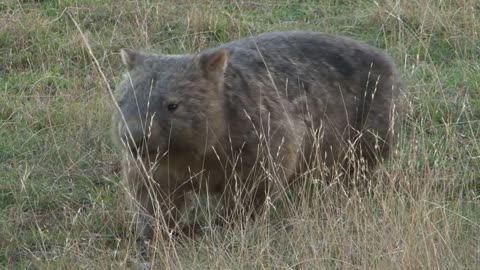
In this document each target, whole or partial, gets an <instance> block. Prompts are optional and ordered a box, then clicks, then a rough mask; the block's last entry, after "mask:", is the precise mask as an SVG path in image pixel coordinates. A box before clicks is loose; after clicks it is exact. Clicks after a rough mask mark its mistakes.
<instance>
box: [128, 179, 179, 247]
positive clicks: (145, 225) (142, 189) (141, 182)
mask: <svg viewBox="0 0 480 270" xmlns="http://www.w3.org/2000/svg"><path fill="white" fill-rule="evenodd" d="M126 178H127V179H126V180H127V186H128V191H127V199H128V201H129V210H130V213H131V215H130V216H131V221H132V229H133V231H134V232H135V235H137V236H138V237H140V238H145V239H152V238H153V236H154V232H156V230H155V228H156V229H157V231H158V232H161V234H162V237H164V236H166V234H168V232H169V231H170V230H172V229H174V228H175V227H176V226H177V225H178V221H179V219H180V217H181V214H182V211H183V209H184V208H185V196H184V193H183V191H175V190H173V191H172V190H171V189H169V188H168V187H162V185H160V184H158V183H157V182H154V181H153V180H152V179H148V178H146V177H143V176H142V175H141V174H139V173H138V172H136V171H134V170H131V171H129V172H127V173H126Z"/></svg>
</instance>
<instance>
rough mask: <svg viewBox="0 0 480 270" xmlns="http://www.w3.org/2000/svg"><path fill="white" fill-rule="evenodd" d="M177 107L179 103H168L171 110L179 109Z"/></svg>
mask: <svg viewBox="0 0 480 270" xmlns="http://www.w3.org/2000/svg"><path fill="white" fill-rule="evenodd" d="M177 107H178V104H175V103H171V104H168V105H167V109H168V111H169V112H173V111H175V110H176V109H177Z"/></svg>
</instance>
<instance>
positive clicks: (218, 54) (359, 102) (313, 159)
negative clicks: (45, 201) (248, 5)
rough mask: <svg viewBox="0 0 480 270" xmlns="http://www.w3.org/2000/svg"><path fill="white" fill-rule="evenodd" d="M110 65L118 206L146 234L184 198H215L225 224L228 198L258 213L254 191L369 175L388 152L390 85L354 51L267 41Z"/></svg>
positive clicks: (357, 47) (338, 41)
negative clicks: (314, 173) (118, 157)
mask: <svg viewBox="0 0 480 270" xmlns="http://www.w3.org/2000/svg"><path fill="white" fill-rule="evenodd" d="M122 59H123V61H124V63H125V65H126V67H127V68H128V70H129V73H128V75H127V77H126V79H125V80H124V81H123V82H122V83H121V84H120V86H119V91H120V93H119V94H120V99H119V107H120V110H119V111H117V112H115V113H114V116H113V138H114V139H115V140H116V142H117V143H118V144H119V145H121V146H122V147H124V146H127V147H126V148H124V149H126V150H127V152H128V154H125V157H126V158H125V164H124V175H125V179H126V182H127V184H128V189H129V191H130V195H129V197H128V198H129V200H130V202H131V209H132V211H133V212H134V214H135V215H137V219H136V220H137V221H138V224H139V229H140V230H141V231H142V232H143V233H144V234H146V235H148V234H150V233H149V232H151V225H152V224H153V223H154V222H155V221H156V220H157V221H158V220H159V219H162V218H163V219H164V221H165V222H166V224H167V225H168V227H170V228H173V227H174V226H175V224H176V222H177V220H178V218H179V214H180V212H181V209H182V208H183V207H184V204H185V197H184V194H185V193H186V192H188V191H192V190H193V191H205V190H208V191H209V192H212V193H221V194H223V195H224V198H225V202H226V205H227V207H226V209H227V213H226V215H227V216H228V215H231V214H232V212H233V211H234V206H235V205H237V204H236V203H235V202H234V201H235V200H236V198H237V197H238V196H237V195H239V196H240V201H242V202H243V205H244V206H245V207H247V206H248V205H251V204H252V205H253V206H254V207H253V208H259V207H260V206H261V205H262V204H263V202H264V200H265V196H266V194H267V192H266V190H269V189H270V190H271V189H275V188H277V187H279V186H286V185H287V184H288V183H289V182H291V181H292V180H293V179H296V178H297V176H299V175H301V174H303V173H305V172H307V171H311V170H325V169H326V170H327V171H332V170H333V169H334V168H335V167H338V168H341V169H343V170H345V171H346V172H347V173H348V171H350V170H352V169H353V168H355V167H357V166H358V164H359V162H360V163H363V164H364V165H365V166H366V168H369V169H372V168H373V167H374V166H375V165H376V164H377V163H378V161H379V160H381V159H383V158H386V157H387V156H388V154H389V152H390V145H391V142H392V135H393V129H392V127H393V121H392V120H393V111H394V109H395V104H396V103H397V96H398V92H399V78H398V75H397V73H396V70H395V67H394V65H393V64H392V61H391V59H390V58H389V57H388V56H386V55H385V54H384V53H382V52H381V51H380V50H378V49H376V48H373V47H371V46H368V45H366V44H365V43H361V42H357V41H353V40H351V39H348V38H344V37H339V36H334V35H329V34H325V33H315V32H284V33H268V34H263V35H260V36H256V37H251V38H247V39H243V40H239V41H234V42H232V43H228V44H225V45H223V46H221V47H220V48H216V49H209V50H205V51H203V52H200V53H197V54H193V55H179V56H172V55H158V54H152V55H150V54H143V53H140V52H136V51H132V50H123V51H122ZM272 179H275V181H272ZM272 184H275V185H272ZM247 210H248V208H247ZM142 214H145V215H142ZM152 217H156V219H152Z"/></svg>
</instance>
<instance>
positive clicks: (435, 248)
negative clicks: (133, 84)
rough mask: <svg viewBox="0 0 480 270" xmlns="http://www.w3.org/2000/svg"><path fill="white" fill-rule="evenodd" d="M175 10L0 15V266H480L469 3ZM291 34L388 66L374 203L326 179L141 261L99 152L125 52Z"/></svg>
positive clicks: (99, 5) (338, 2)
mask: <svg viewBox="0 0 480 270" xmlns="http://www.w3.org/2000/svg"><path fill="white" fill-rule="evenodd" d="M178 2H179V3H177V1H173V0H164V1H138V0H130V1H128V0H119V1H117V0H115V1H114V0H106V1H99V0H84V1H81V0H65V1H60V0H58V1H54V0H50V1H49V0H43V1H41V0H37V1H34V0H31V1H27V0H24V1H14V0H7V1H0V268H42V269H43V268H53V269H58V268H73V269H77V268H78V267H79V266H81V267H88V268H95V269H97V268H98V269H105V268H114V267H121V268H135V267H140V268H141V267H147V265H149V264H152V265H155V264H163V265H164V266H165V267H166V268H173V269H178V268H187V269H207V268H208V269H260V268H267V269H270V268H274V269H280V268H281V269H284V268H285V269H311V268H318V269H332V268H342V269H345V268H346V269H373V268H374V269H474V268H477V267H478V265H480V202H479V200H480V195H479V194H480V145H479V144H480V140H479V138H480V120H479V119H480V61H479V59H480V35H479V33H478V31H480V4H479V2H478V1H477V0H461V1H446V0H442V1H439V0H412V1H406V0H378V1H373V0H353V1H343V0H330V1H327V0H318V1H313V0H305V1H270V0H267V1H240V0H238V1H235V0H232V1H230V0H224V1H213V0H210V1H208V0H203V1H201V0H198V1H178ZM74 22H76V23H78V26H79V28H80V30H81V31H82V32H83V34H84V36H82V34H81V32H80V31H79V29H78V28H77V27H76V26H75V23H74ZM294 29H297V30H298V29H303V30H317V31H325V32H335V33H341V34H345V35H348V36H351V37H354V38H356V39H359V40H364V41H366V42H368V43H370V44H372V45H375V46H378V47H381V48H384V49H385V50H386V51H387V52H388V53H389V54H391V55H392V56H393V57H394V59H395V60H396V63H397V64H398V67H399V70H400V71H401V73H402V78H403V81H404V88H403V96H404V98H405V108H406V117H405V121H404V123H402V133H401V135H400V140H399V146H398V148H397V150H396V152H395V158H394V159H393V160H392V161H391V162H388V163H386V164H384V165H382V166H381V167H380V168H379V171H378V173H377V175H376V179H374V181H372V188H373V189H375V191H376V192H375V193H374V195H370V196H365V195H353V196H349V197H347V196H345V195H344V194H343V193H341V192H339V190H338V189H335V188H332V187H331V186H325V185H322V183H321V181H320V183H319V184H318V185H319V188H317V189H316V191H315V192H314V194H313V195H312V196H315V198H316V200H315V201H316V203H314V204H313V206H312V205H311V206H309V207H306V206H305V205H304V204H303V203H302V200H299V203H295V204H292V203H282V202H279V203H278V205H277V207H276V208H272V211H273V212H274V213H278V215H272V216H274V218H272V220H270V219H268V220H266V219H267V218H266V219H265V220H263V219H262V220H259V221H258V222H255V223H252V224H247V225H245V227H241V228H227V229H215V228H213V227H212V230H209V231H208V232H207V233H205V234H204V235H199V236H198V237H195V238H186V239H179V240H177V241H176V242H173V243H160V244H159V245H161V246H162V247H164V248H165V247H167V249H168V251H167V252H168V254H169V255H168V256H157V257H155V256H150V257H148V258H146V257H144V256H141V254H140V251H139V250H138V249H137V246H136V245H135V244H134V243H132V242H129V240H128V239H126V238H125V237H123V235H124V234H125V232H126V231H127V229H128V228H126V225H125V223H126V220H125V216H124V203H123V200H122V196H121V193H122V191H123V190H122V187H121V185H119V179H118V176H116V174H115V171H116V170H117V168H116V166H117V165H116V164H117V162H118V159H119V156H118V153H117V152H116V150H114V149H113V148H112V145H111V142H110V139H109V125H110V123H109V119H110V115H111V111H112V109H113V103H112V100H111V98H110V96H109V93H108V87H111V88H114V87H115V85H116V83H118V81H119V79H120V78H121V74H122V73H123V72H124V69H123V67H122V66H121V63H120V57H119V49H120V48H124V47H133V48H142V49H146V50H152V51H159V52H163V53H187V52H194V51H198V50H200V49H202V48H205V47H209V46H215V45H217V44H219V43H222V42H227V41H230V40H233V39H237V38H240V37H244V36H248V35H251V34H257V33H262V32H266V31H274V30H275V31H276V30H294ZM84 38H86V42H85V40H84ZM87 44H88V46H87ZM88 47H90V48H91V49H92V53H93V55H94V56H95V58H96V59H97V60H98V64H99V66H98V67H99V68H100V69H99V68H98V67H97V66H96V64H95V62H94V61H93V58H92V57H91V55H90V54H89V52H88ZM102 74H104V75H105V76H106V81H105V80H103V77H102ZM275 216H277V218H275ZM278 216H279V217H278ZM277 221H281V222H277ZM278 223H280V225H278ZM282 224H287V225H285V226H284V225H282ZM154 248H155V247H154ZM153 254H157V253H155V252H153ZM158 254H160V253H158Z"/></svg>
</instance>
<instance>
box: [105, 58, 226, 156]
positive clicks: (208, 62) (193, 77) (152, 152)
mask: <svg viewBox="0 0 480 270" xmlns="http://www.w3.org/2000/svg"><path fill="white" fill-rule="evenodd" d="M121 56H122V61H123V63H124V65H125V66H126V67H127V69H128V73H127V74H126V76H125V79H124V80H123V81H122V82H121V83H120V85H119V87H118V89H117V91H118V96H119V98H118V100H117V102H118V108H117V110H116V111H115V113H114V115H113V125H112V126H113V137H114V141H116V142H117V144H120V145H121V146H126V147H127V149H129V150H131V151H132V153H133V154H134V155H135V156H138V155H140V156H143V157H146V156H149V157H150V158H152V157H155V156H157V157H158V156H163V155H164V154H165V153H168V154H169V155H170V156H172V155H179V156H180V157H182V158H192V157H194V156H199V155H201V154H203V153H205V151H210V149H211V146H212V145H213V144H214V143H215V142H216V140H218V137H219V136H222V135H223V133H224V132H225V120H224V108H223V104H224V98H223V93H222V91H223V77H224V71H225V69H226V66H227V54H226V51H225V50H223V49H217V50H209V51H204V52H202V53H199V54H196V55H148V54H144V53H141V52H137V51H134V50H129V49H124V50H122V51H121Z"/></svg>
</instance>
